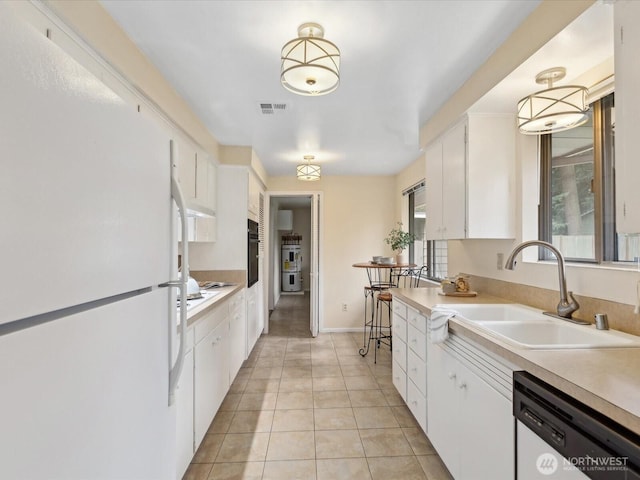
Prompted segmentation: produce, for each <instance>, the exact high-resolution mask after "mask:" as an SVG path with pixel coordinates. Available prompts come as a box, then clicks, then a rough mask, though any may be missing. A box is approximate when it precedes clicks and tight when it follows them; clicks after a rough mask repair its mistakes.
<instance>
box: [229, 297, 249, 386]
mask: <svg viewBox="0 0 640 480" xmlns="http://www.w3.org/2000/svg"><path fill="white" fill-rule="evenodd" d="M246 358H247V315H246V310H245V298H244V290H243V291H242V292H241V293H238V294H237V295H235V296H234V297H233V298H232V299H231V300H230V303H229V383H230V384H231V383H233V380H234V379H235V378H236V375H237V374H238V371H239V370H240V367H242V363H243V362H244V361H245V360H246Z"/></svg>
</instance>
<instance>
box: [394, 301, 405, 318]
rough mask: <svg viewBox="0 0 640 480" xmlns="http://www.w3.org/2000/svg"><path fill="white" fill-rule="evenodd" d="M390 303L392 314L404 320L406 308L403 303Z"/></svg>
mask: <svg viewBox="0 0 640 480" xmlns="http://www.w3.org/2000/svg"><path fill="white" fill-rule="evenodd" d="M392 303H393V314H394V315H396V316H398V317H402V318H405V319H406V318H407V306H406V305H405V304H404V303H402V302H399V301H398V300H394V301H393V302H392Z"/></svg>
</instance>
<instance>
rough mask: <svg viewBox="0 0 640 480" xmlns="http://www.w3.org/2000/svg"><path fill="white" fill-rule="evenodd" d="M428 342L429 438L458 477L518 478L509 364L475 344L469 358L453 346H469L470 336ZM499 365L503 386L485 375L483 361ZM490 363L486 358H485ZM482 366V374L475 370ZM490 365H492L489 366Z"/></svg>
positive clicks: (496, 366)
mask: <svg viewBox="0 0 640 480" xmlns="http://www.w3.org/2000/svg"><path fill="white" fill-rule="evenodd" d="M453 338H454V339H455V340H453V342H455V344H454V346H453V348H449V347H450V345H451V343H452V342H451V337H450V340H447V342H445V344H443V345H444V346H443V345H440V344H437V345H434V344H430V345H429V348H428V359H429V361H428V375H427V392H428V397H427V398H428V405H429V409H428V425H429V432H428V433H429V439H430V440H431V443H432V444H433V446H434V447H435V449H436V451H437V452H438V454H439V455H440V458H441V459H442V461H443V462H444V464H445V465H446V466H447V468H448V469H449V472H450V473H451V475H453V477H454V478H455V479H456V480H465V479H478V478H491V479H493V480H501V479H505V480H507V479H509V480H510V479H513V478H514V475H515V462H514V455H515V448H514V447H515V440H514V418H513V415H512V411H511V400H510V398H507V392H508V391H509V388H508V386H504V385H505V384H506V383H508V380H507V379H508V377H509V374H510V371H509V369H508V368H507V367H505V366H503V365H499V364H497V363H496V361H495V359H490V358H489V357H487V356H485V355H483V354H482V353H481V352H479V351H478V350H477V349H475V348H473V347H471V349H470V350H469V352H471V354H470V355H465V357H466V359H467V360H464V359H463V357H461V356H459V354H456V353H454V352H460V351H464V352H465V353H467V350H466V342H464V341H460V340H459V339H457V338H456V337H453ZM468 359H471V365H470V366H467V365H466V363H467V361H468ZM487 360H488V363H489V364H491V366H492V367H493V368H491V370H492V371H493V370H494V369H496V370H498V371H499V372H501V373H499V376H500V377H501V378H500V382H502V383H503V387H498V388H500V389H502V390H503V391H502V392H500V391H498V390H496V388H494V387H493V386H491V385H490V384H489V383H488V382H487V381H485V379H487V380H488V381H489V382H492V381H491V379H490V378H489V377H488V376H487V375H488V374H486V373H483V372H482V369H483V368H485V367H483V361H484V362H486V361H487ZM485 365H486V364H485ZM471 368H473V369H474V370H476V369H479V370H478V372H479V373H480V374H481V375H482V377H484V378H485V379H483V378H481V376H480V374H477V373H475V372H474V371H472V369H471ZM487 371H488V370H487Z"/></svg>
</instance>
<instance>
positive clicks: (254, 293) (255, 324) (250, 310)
mask: <svg viewBox="0 0 640 480" xmlns="http://www.w3.org/2000/svg"><path fill="white" fill-rule="evenodd" d="M260 288H262V282H261V281H260V282H258V283H256V284H254V285H253V286H252V287H251V288H249V289H248V290H247V353H251V350H253V347H254V346H255V344H256V342H257V341H258V338H260V335H262V329H263V326H262V325H261V324H260V323H261V322H260V321H259V313H260V312H259V311H258V289H260Z"/></svg>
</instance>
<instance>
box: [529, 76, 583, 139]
mask: <svg viewBox="0 0 640 480" xmlns="http://www.w3.org/2000/svg"><path fill="white" fill-rule="evenodd" d="M566 74H567V70H566V69H565V68H564V67H554V68H549V69H547V70H544V71H542V72H540V73H539V74H538V75H536V83H539V84H545V83H546V84H547V89H546V90H541V91H539V92H536V93H532V94H531V95H529V96H527V97H525V98H523V99H522V100H520V101H519V102H518V127H519V129H520V133H523V134H525V135H542V134H545V133H554V132H561V131H563V130H569V129H570V128H574V127H577V126H580V125H582V124H583V123H585V122H586V121H587V120H589V114H588V113H587V112H588V110H589V106H588V105H587V103H586V100H587V93H588V90H587V88H586V87H582V86H580V85H566V86H562V87H554V86H553V82H555V81H557V80H562V79H563V78H564V77H565V76H566Z"/></svg>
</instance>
